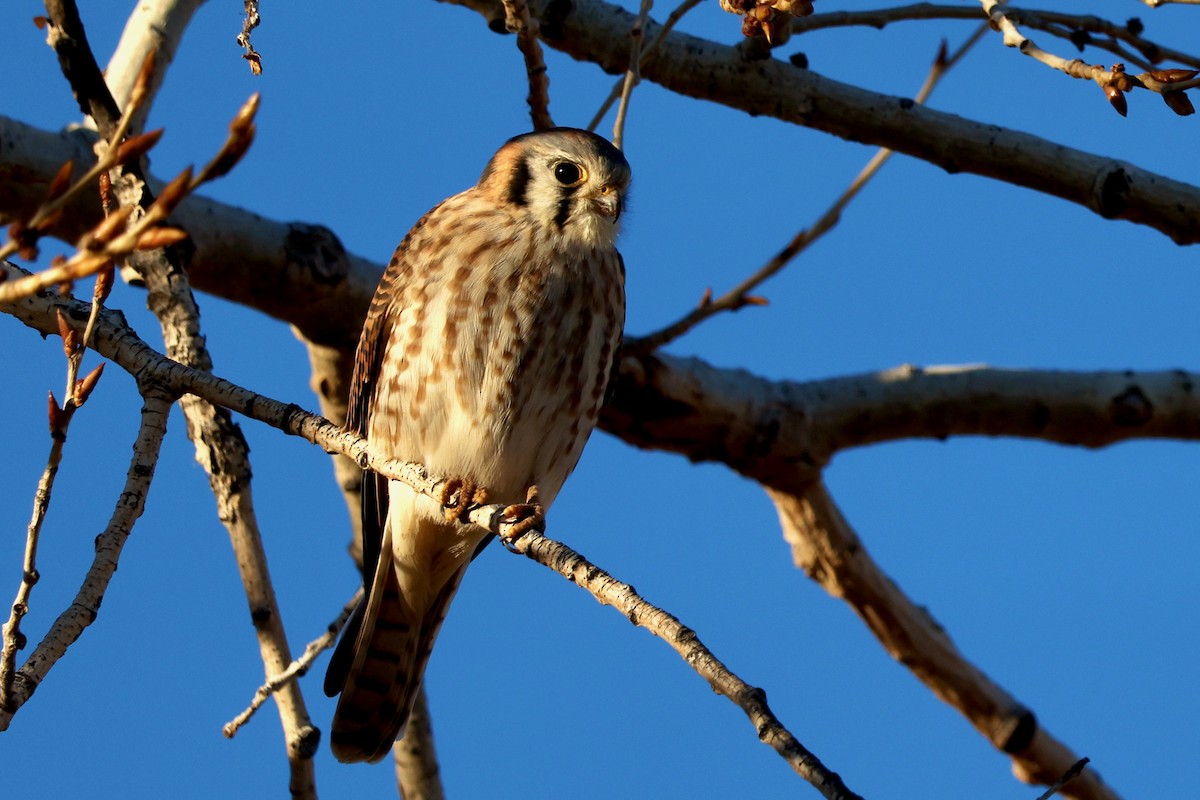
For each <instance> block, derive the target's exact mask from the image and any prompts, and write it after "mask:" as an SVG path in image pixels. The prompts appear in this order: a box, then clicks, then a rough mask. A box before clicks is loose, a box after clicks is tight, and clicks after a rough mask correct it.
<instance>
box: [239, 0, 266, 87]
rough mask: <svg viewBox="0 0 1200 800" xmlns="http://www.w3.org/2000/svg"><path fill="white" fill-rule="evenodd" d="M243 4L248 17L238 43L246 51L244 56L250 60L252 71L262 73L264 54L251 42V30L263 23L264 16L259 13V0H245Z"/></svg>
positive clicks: (257, 73) (243, 23) (243, 24)
mask: <svg viewBox="0 0 1200 800" xmlns="http://www.w3.org/2000/svg"><path fill="white" fill-rule="evenodd" d="M243 5H244V6H245V8H246V19H245V21H243V22H242V32H241V33H239V34H238V37H237V43H238V44H239V45H241V46H242V49H243V50H245V51H246V52H245V54H244V55H243V56H242V58H244V59H246V61H248V62H250V71H251V72H253V73H254V74H255V75H261V74H262V54H261V53H259V52H258V51H257V50H255V49H254V45H252V44H250V32H251V31H253V30H254V29H255V28H257V27H258V26H259V25H260V24H261V23H262V18H261V17H259V15H258V0H243Z"/></svg>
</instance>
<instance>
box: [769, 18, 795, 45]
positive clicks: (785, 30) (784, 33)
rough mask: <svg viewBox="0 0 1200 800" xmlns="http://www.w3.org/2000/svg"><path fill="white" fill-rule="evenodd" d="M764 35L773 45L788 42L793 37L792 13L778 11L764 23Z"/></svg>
mask: <svg viewBox="0 0 1200 800" xmlns="http://www.w3.org/2000/svg"><path fill="white" fill-rule="evenodd" d="M763 35H764V36H766V37H767V43H768V44H770V45H771V46H772V47H779V46H780V45H782V44H786V43H787V40H788V39H790V38H792V15H791V14H787V13H784V12H783V11H777V12H775V14H773V15H772V16H771V18H770V19H769V20H767V22H766V23H765V24H764V25H763Z"/></svg>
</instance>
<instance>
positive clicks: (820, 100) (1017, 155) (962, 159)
mask: <svg viewBox="0 0 1200 800" xmlns="http://www.w3.org/2000/svg"><path fill="white" fill-rule="evenodd" d="M449 1H450V2H455V3H457V4H460V5H467V6H473V5H474V3H472V2H468V0H449ZM551 6H553V7H554V8H556V9H561V5H560V4H553V3H551V2H550V0H536V2H533V3H531V8H532V11H533V12H534V14H535V15H537V16H541V15H543V14H549V13H550V12H549V11H548V10H547V9H548V8H550V7H551ZM634 19H635V17H634V15H632V14H630V13H629V12H627V11H625V10H624V9H621V8H618V7H617V6H615V5H613V4H611V3H607V2H604V0H575V2H573V3H572V4H571V6H570V13H568V14H565V15H564V14H562V13H556V15H555V16H554V21H555V26H554V31H555V34H556V35H555V37H554V38H547V39H546V43H547V44H548V45H550V46H551V47H554V48H556V49H559V50H562V51H564V52H566V53H568V54H570V55H571V56H573V57H574V58H577V59H580V60H584V61H590V62H593V63H596V64H599V65H600V66H601V67H603V68H604V69H605V70H608V71H610V72H624V71H625V70H626V69H627V67H628V61H629V48H628V46H627V41H628V39H627V35H626V34H627V32H628V30H629V28H630V26H631V25H632V24H633V21H634ZM657 30H658V29H657V26H656V25H655V24H654V23H653V22H649V23H647V28H646V35H647V36H650V35H653V34H656V33H657ZM642 77H643V78H645V79H648V80H652V81H655V82H656V83H658V84H660V85H661V86H663V87H665V88H666V89H669V90H671V91H674V92H677V93H679V94H681V95H684V96H687V97H694V98H698V99H704V100H708V101H712V102H717V103H722V104H724V105H727V106H729V107H731V108H736V109H740V110H742V111H746V112H748V113H750V114H755V115H762V116H768V117H774V118H776V119H781V120H784V121H786V122H791V123H795V124H797V125H803V126H805V127H810V128H815V129H817V130H822V131H825V132H826V133H832V134H834V135H836V136H840V137H843V138H846V139H851V140H854V141H857V142H862V143H866V144H873V145H878V146H882V147H889V148H891V149H893V150H896V151H897V152H900V153H905V154H907V155H911V156H914V157H916V158H920V159H923V160H925V161H928V162H930V163H932V164H937V165H938V166H941V167H943V168H944V169H947V170H949V171H950V172H971V173H975V174H978V175H983V176H985V177H990V178H995V179H997V180H1002V181H1005V182H1007V183H1012V184H1015V185H1018V186H1025V187H1028V188H1031V189H1035V190H1037V191H1040V192H1045V193H1046V194H1050V195H1053V196H1055V197H1060V198H1062V199H1065V200H1069V201H1071V202H1073V203H1078V204H1080V205H1082V206H1084V207H1085V208H1088V209H1090V210H1092V211H1094V212H1095V213H1097V214H1099V215H1101V216H1103V217H1106V218H1118V219H1125V220H1129V221H1131V222H1137V223H1139V224H1143V225H1148V226H1150V227H1152V228H1154V229H1155V230H1158V231H1161V232H1163V233H1165V234H1167V235H1168V236H1170V237H1171V239H1172V240H1173V241H1175V242H1177V243H1179V244H1190V243H1195V242H1200V203H1198V202H1196V199H1195V198H1196V196H1197V193H1198V190H1197V189H1196V187H1194V186H1190V185H1188V184H1185V183H1183V182H1181V181H1177V180H1173V179H1171V178H1167V177H1165V176H1162V175H1156V174H1153V173H1150V172H1147V171H1146V170H1143V169H1141V168H1139V167H1136V166H1133V165H1132V164H1128V163H1125V162H1121V161H1116V160H1114V159H1111V158H1105V157H1102V156H1096V155H1092V154H1090V153H1085V152H1082V151H1079V150H1072V149H1070V148H1067V147H1063V146H1061V145H1059V144H1055V143H1052V142H1049V141H1047V140H1045V139H1041V138H1039V137H1037V136H1032V135H1030V134H1026V133H1021V132H1018V131H1014V130H1009V129H1005V128H1002V127H998V126H996V125H991V124H984V123H980V122H974V121H971V120H967V119H964V118H962V117H959V116H956V115H953V114H947V113H944V112H941V111H935V110H933V109H930V108H927V107H924V106H918V105H915V104H914V103H912V101H911V100H905V99H901V98H897V97H889V96H887V95H882V94H878V93H875V92H870V91H866V90H863V89H860V88H858V87H854V86H849V85H846V84H843V83H839V82H838V81H834V80H831V79H829V78H825V77H822V76H820V75H818V74H817V73H815V72H813V71H812V70H804V69H797V68H796V67H794V66H792V65H791V64H789V63H786V62H782V61H778V60H775V59H769V60H764V61H753V62H748V61H747V60H746V59H745V58H744V57H743V56H742V54H741V51H740V50H738V49H737V48H735V47H728V46H725V45H720V44H717V43H715V42H711V41H707V40H704V39H700V38H697V37H694V36H689V35H687V34H683V33H680V32H678V31H674V32H672V33H671V34H670V35H668V36H667V38H666V39H665V40H664V42H663V45H662V47H660V48H659V50H658V52H657V54H656V55H655V57H654V58H653V59H651V60H650V61H649V62H647V63H645V64H643V66H642Z"/></svg>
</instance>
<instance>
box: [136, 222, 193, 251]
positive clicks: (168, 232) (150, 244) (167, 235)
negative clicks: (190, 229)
mask: <svg viewBox="0 0 1200 800" xmlns="http://www.w3.org/2000/svg"><path fill="white" fill-rule="evenodd" d="M186 238H188V235H187V231H182V230H180V229H179V228H167V227H159V228H151V229H150V230H148V231H146V232H144V233H143V234H142V235H141V236H139V237H138V240H137V244H135V245H134V246H133V248H134V249H135V250H157V249H158V248H160V247H168V246H170V245H173V244H178V243H179V242H182V241H183V240H184V239H186Z"/></svg>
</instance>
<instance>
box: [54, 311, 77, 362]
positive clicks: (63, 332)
mask: <svg viewBox="0 0 1200 800" xmlns="http://www.w3.org/2000/svg"><path fill="white" fill-rule="evenodd" d="M54 315H55V317H56V318H57V319H58V335H59V336H61V337H62V343H63V353H65V354H66V356H67V358H70V357H71V356H73V355H75V354H76V353H77V352H79V331H77V330H75V328H74V327H72V326H71V323H69V322H67V317H66V315H65V314H63V312H62V309H61V308H56V309H54Z"/></svg>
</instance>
